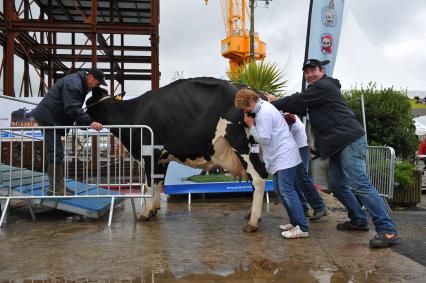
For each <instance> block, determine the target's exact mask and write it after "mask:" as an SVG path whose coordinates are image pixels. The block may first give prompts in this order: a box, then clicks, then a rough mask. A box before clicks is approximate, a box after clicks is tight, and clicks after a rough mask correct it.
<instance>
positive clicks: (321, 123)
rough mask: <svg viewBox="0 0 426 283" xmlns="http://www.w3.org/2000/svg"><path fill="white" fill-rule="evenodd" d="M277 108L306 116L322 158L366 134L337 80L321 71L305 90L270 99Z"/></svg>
mask: <svg viewBox="0 0 426 283" xmlns="http://www.w3.org/2000/svg"><path fill="white" fill-rule="evenodd" d="M272 104H273V105H274V106H275V107H277V108H278V109H279V110H282V111H284V112H290V113H294V114H298V115H306V111H307V110H308V111H309V117H310V120H311V125H312V132H313V134H314V139H315V147H316V149H317V150H318V152H319V155H320V157H321V159H326V158H328V157H330V156H333V155H334V154H336V153H338V152H340V151H341V150H343V149H344V148H345V147H346V146H347V145H348V144H350V143H351V142H353V141H355V140H357V139H358V138H360V137H361V136H363V135H364V134H365V132H364V129H363V128H362V126H361V124H360V123H359V122H358V120H357V119H356V118H355V115H354V113H353V112H352V110H351V109H350V108H349V106H348V105H347V103H346V101H345V100H344V98H343V96H342V93H341V92H340V83H339V81H338V80H336V79H334V78H331V77H327V76H326V75H324V76H323V77H322V78H321V79H319V80H318V81H316V82H315V83H313V84H312V85H310V86H309V87H308V88H307V89H306V90H305V91H303V92H301V93H295V94H293V95H290V96H287V97H284V98H281V99H278V100H276V101H273V102H272Z"/></svg>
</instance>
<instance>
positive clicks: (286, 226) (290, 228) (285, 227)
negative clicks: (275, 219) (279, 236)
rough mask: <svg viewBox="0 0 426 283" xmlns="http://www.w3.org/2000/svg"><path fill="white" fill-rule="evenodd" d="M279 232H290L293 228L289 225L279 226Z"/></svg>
mask: <svg viewBox="0 0 426 283" xmlns="http://www.w3.org/2000/svg"><path fill="white" fill-rule="evenodd" d="M280 228H281V230H284V231H290V230H293V229H294V226H293V225H291V224H286V225H280Z"/></svg>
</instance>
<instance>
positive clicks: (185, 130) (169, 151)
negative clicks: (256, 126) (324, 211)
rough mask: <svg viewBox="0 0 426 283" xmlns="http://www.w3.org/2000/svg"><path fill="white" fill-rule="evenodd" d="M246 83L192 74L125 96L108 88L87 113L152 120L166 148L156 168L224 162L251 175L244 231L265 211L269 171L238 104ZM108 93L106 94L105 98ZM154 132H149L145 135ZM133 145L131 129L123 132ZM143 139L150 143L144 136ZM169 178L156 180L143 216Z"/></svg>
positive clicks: (112, 120) (104, 118) (133, 121)
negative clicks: (113, 95) (255, 149)
mask: <svg viewBox="0 0 426 283" xmlns="http://www.w3.org/2000/svg"><path fill="white" fill-rule="evenodd" d="M243 87H244V86H243V85H239V84H234V83H231V82H228V81H224V80H219V79H215V78H192V79H185V80H178V81H175V82H173V83H171V84H169V85H167V86H164V87H162V88H160V89H157V90H152V91H148V92H146V93H145V94H143V95H141V96H139V97H137V98H134V99H131V100H125V101H119V100H115V99H112V98H111V99H105V98H106V96H107V94H106V93H104V92H101V91H93V93H92V97H91V98H89V100H88V101H87V103H86V104H87V105H88V108H87V113H88V114H89V115H90V116H91V117H92V118H93V119H94V120H95V121H98V122H101V123H102V124H104V125H147V126H149V127H151V128H152V130H153V132H154V139H155V141H154V143H155V144H158V145H163V146H164V149H163V150H156V152H155V153H154V159H155V160H154V168H155V169H154V171H155V173H156V174H164V175H165V173H166V170H167V166H168V163H169V162H170V161H177V162H179V163H182V164H185V165H188V166H191V167H194V168H202V169H209V168H211V167H213V166H221V167H223V168H225V169H226V170H228V171H229V172H230V173H231V174H232V175H234V176H237V177H242V178H248V179H249V180H250V181H251V182H252V184H253V187H254V195H253V203H252V208H251V212H250V213H249V215H248V216H249V222H248V224H247V225H246V226H245V227H244V228H243V231H246V232H253V231H256V230H257V228H258V222H259V219H260V217H261V210H262V202H263V194H264V186H265V178H266V177H267V172H266V170H265V168H264V165H263V163H262V162H261V160H260V158H259V155H258V154H257V153H251V152H250V149H251V143H250V142H249V140H253V139H252V138H251V137H249V131H248V129H247V128H246V126H245V124H244V120H243V113H242V112H241V110H238V109H236V108H235V107H234V98H235V94H236V93H237V91H238V90H239V89H241V88H243ZM101 98H103V99H101ZM140 136H141V135H140V132H139V133H138V132H137V131H132V139H131V140H132V150H133V152H134V153H133V155H134V157H135V158H136V159H138V160H140V151H138V150H135V149H138V148H139V146H140V144H141V141H140ZM145 137H146V138H147V139H148V138H149V135H147V134H144V135H143V138H144V139H145ZM121 140H122V143H123V144H124V145H125V146H126V147H127V148H129V146H130V137H129V133H128V132H127V134H125V132H122V134H121ZM143 144H149V141H148V140H147V141H144V143H143ZM143 158H144V161H145V165H146V166H145V167H146V170H147V172H146V174H147V176H149V174H150V173H151V172H149V170H150V166H148V164H150V162H151V160H149V159H150V158H146V157H145V156H144V157H143ZM163 185H164V179H156V180H154V188H153V191H154V192H156V193H154V197H153V199H152V201H151V202H148V205H147V207H146V209H145V210H144V212H143V213H142V215H141V217H139V218H140V219H142V220H146V219H149V218H150V217H151V216H153V215H154V214H155V213H156V211H157V210H158V209H159V208H160V197H159V195H160V194H159V190H160V189H161V187H162V186H163Z"/></svg>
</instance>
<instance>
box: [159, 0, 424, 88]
mask: <svg viewBox="0 0 426 283" xmlns="http://www.w3.org/2000/svg"><path fill="white" fill-rule="evenodd" d="M160 3H161V8H160V13H161V19H160V71H161V73H162V77H161V82H160V84H161V85H165V84H168V83H169V82H170V81H171V80H172V78H173V77H175V76H176V72H179V74H180V75H182V73H183V77H185V78H188V77H195V76H214V77H221V76H224V73H225V70H226V68H227V67H228V62H227V60H226V59H224V58H223V57H222V56H221V55H220V40H221V39H223V38H225V31H224V25H223V19H222V14H221V8H220V0H210V1H209V3H208V5H207V6H206V5H205V3H204V0H179V1H175V0H161V1H160ZM177 3H179V4H177ZM263 6H264V4H263V2H262V1H259V2H258V7H257V8H256V11H255V17H256V18H255V29H256V31H257V32H258V33H259V34H260V37H261V39H262V40H263V41H264V42H266V44H267V55H266V56H267V57H266V58H267V59H266V60H267V61H270V62H274V63H277V64H278V66H280V67H281V68H283V69H284V66H285V64H286V62H287V60H288V58H289V56H290V55H291V56H292V57H293V58H292V60H293V61H295V62H296V64H297V66H298V67H297V68H296V69H294V68H293V70H288V72H296V73H297V72H300V76H301V75H302V73H301V70H300V66H301V64H302V61H303V56H304V48H305V39H306V26H307V16H308V9H309V0H272V1H270V5H269V7H268V8H264V7H263ZM352 15H353V16H352ZM346 18H348V19H349V18H350V19H352V20H351V21H350V25H351V27H346V28H345V27H344V28H343V30H342V32H344V31H348V33H350V34H343V33H342V35H341V39H342V41H341V45H340V46H339V51H338V53H337V60H336V67H335V72H334V74H333V76H334V77H336V78H338V79H340V81H341V82H342V85H343V88H350V87H353V86H355V85H358V86H359V85H360V84H365V83H367V82H368V81H370V80H371V81H377V82H379V85H384V86H391V85H393V86H396V87H398V88H404V89H405V88H408V89H410V90H426V52H425V49H426V1H425V0H409V1H407V0H346V1H345V19H346ZM345 19H344V25H345V23H346V22H347V21H346V22H345ZM354 25H355V26H357V25H359V29H357V28H356V27H355V28H354V27H353V26H354ZM343 40H344V43H343ZM354 53H356V54H354ZM365 53H368V54H365ZM355 55H356V56H355ZM287 75H288V76H289V77H291V74H287ZM293 77H294V74H293ZM404 77H405V78H407V80H405V79H404ZM399 78H401V80H400V79H399ZM408 78H409V79H408Z"/></svg>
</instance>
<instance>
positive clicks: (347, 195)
mask: <svg viewBox="0 0 426 283" xmlns="http://www.w3.org/2000/svg"><path fill="white" fill-rule="evenodd" d="M366 151H367V142H366V138H365V135H364V136H362V137H360V138H359V139H357V140H356V141H354V142H352V143H350V144H349V145H347V146H346V147H345V148H344V149H343V150H342V151H341V152H339V153H337V154H336V155H333V156H332V157H330V162H329V189H330V191H332V192H333V194H334V196H335V197H336V198H337V199H338V200H339V201H340V202H341V203H342V204H343V205H344V206H345V207H346V209H347V210H348V217H349V219H350V220H351V222H352V224H355V225H367V224H368V222H367V215H366V213H365V212H364V211H363V210H362V208H361V205H360V203H359V202H358V200H357V198H356V197H355V195H356V196H357V197H358V199H359V200H360V202H361V204H362V205H364V206H365V207H366V208H367V211H368V212H369V213H370V216H371V218H372V220H373V223H374V225H375V227H376V231H377V233H378V234H384V233H397V230H396V225H395V223H394V222H393V221H392V219H391V218H390V216H389V214H388V212H387V210H386V206H385V203H384V200H383V198H382V197H381V196H380V195H379V193H378V192H377V190H376V189H375V188H374V187H373V185H372V184H371V182H370V180H369V179H368V177H367V173H366V166H365V155H366ZM349 180H350V182H351V187H352V190H351V189H350V188H349V186H348V181H349Z"/></svg>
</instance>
